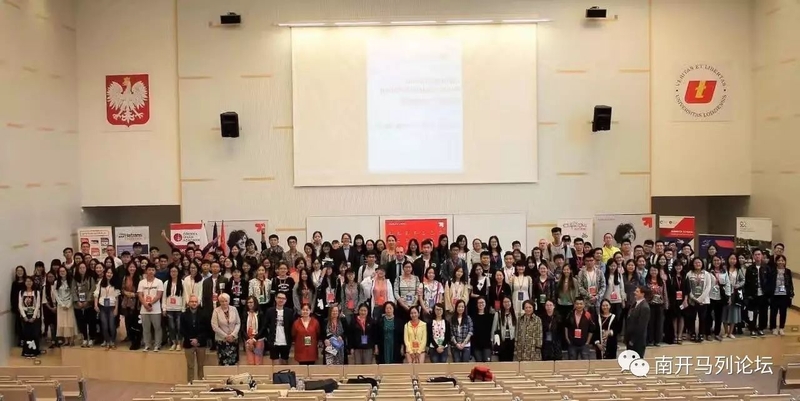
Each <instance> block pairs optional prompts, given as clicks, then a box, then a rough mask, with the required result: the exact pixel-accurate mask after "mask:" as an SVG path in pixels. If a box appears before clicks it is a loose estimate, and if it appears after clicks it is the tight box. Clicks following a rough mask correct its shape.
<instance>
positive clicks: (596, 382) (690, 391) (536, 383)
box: [134, 360, 792, 401]
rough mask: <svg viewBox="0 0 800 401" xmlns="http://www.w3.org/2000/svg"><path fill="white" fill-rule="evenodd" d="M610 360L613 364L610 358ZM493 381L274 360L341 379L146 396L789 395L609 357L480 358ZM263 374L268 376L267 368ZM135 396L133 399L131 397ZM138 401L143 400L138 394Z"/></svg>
mask: <svg viewBox="0 0 800 401" xmlns="http://www.w3.org/2000/svg"><path fill="white" fill-rule="evenodd" d="M612 363H613V364H612ZM486 365H487V366H488V367H489V368H490V369H491V370H492V373H493V374H494V380H493V381H488V382H472V381H470V380H469V378H468V375H469V372H470V370H471V369H472V368H473V367H474V366H475V364H472V363H460V364H456V363H449V364H427V365H426V364H423V365H388V366H387V365H362V366H353V365H347V366H281V367H275V368H274V370H275V371H277V370H280V368H284V369H290V370H293V371H294V372H295V374H296V375H297V378H298V380H304V379H312V380H313V379H318V378H321V377H323V376H324V375H325V374H326V372H329V373H330V374H329V376H327V377H331V378H338V379H340V380H341V382H342V384H340V385H339V388H338V389H337V390H335V391H334V392H333V393H331V394H327V395H326V394H324V393H323V392H322V391H298V390H292V389H289V388H288V386H287V385H285V384H283V385H276V384H272V383H271V380H272V376H271V372H272V370H273V368H272V367H271V366H227V367H219V366H215V367H209V368H207V372H209V375H208V376H206V378H205V379H204V380H198V381H197V382H196V383H194V384H192V385H185V384H182V385H175V387H174V388H173V391H172V392H158V393H156V394H153V398H152V400H166V399H169V400H170V401H203V400H206V401H211V400H216V401H242V400H245V401H248V400H249V401H256V400H258V401H276V400H278V401H326V400H332V401H357V400H358V401H361V400H365V399H367V400H372V401H517V400H518V401H533V400H535V401H559V400H570V401H571V400H575V401H791V400H792V397H791V396H790V395H788V394H771V395H762V394H757V393H756V391H755V390H754V389H753V388H752V387H727V386H725V385H724V384H723V383H722V382H718V381H702V380H701V379H700V378H699V377H697V376H692V375H674V376H673V375H653V376H648V377H642V378H637V377H634V376H632V375H631V374H630V373H629V372H620V371H619V368H618V367H617V368H616V369H613V368H611V367H610V366H616V361H594V360H593V361H558V362H523V363H516V362H512V363H508V362H505V363H499V362H497V363H488V364H486ZM244 372H250V373H251V374H252V372H257V373H258V375H254V378H256V377H257V379H256V381H257V382H258V385H257V387H256V390H254V391H250V390H247V391H245V397H244V398H234V397H233V395H234V394H233V393H208V392H207V389H208V388H209V387H211V386H218V385H219V386H221V385H223V383H224V381H225V379H226V378H227V377H228V376H230V375H234V374H238V373H244ZM268 373H269V374H268ZM358 375H363V376H365V377H372V378H375V379H376V380H378V381H379V385H378V388H377V389H374V390H373V389H372V388H371V386H370V385H368V384H346V380H347V379H348V378H352V377H355V376H358ZM435 376H449V377H452V378H453V379H455V380H456V384H455V385H453V384H452V383H449V382H444V383H431V382H427V379H428V378H430V377H435ZM134 401H138V400H134ZM142 401H143V400H142Z"/></svg>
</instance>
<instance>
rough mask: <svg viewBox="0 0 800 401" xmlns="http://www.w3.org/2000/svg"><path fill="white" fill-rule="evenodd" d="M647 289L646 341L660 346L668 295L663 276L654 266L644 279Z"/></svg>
mask: <svg viewBox="0 0 800 401" xmlns="http://www.w3.org/2000/svg"><path fill="white" fill-rule="evenodd" d="M645 285H647V288H648V291H647V293H646V298H647V303H648V305H649V306H650V322H649V323H648V324H647V343H648V344H652V345H654V346H656V347H659V346H661V340H662V339H663V336H664V311H665V310H666V309H669V296H668V294H667V288H666V284H665V283H664V278H663V277H662V276H661V271H660V270H659V269H658V267H656V266H651V267H650V271H649V273H648V275H647V279H646V281H645Z"/></svg>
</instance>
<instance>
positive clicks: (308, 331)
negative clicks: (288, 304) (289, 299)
mask: <svg viewBox="0 0 800 401" xmlns="http://www.w3.org/2000/svg"><path fill="white" fill-rule="evenodd" d="M319 335H320V327H319V322H317V319H315V318H314V316H312V315H311V305H309V304H303V305H302V307H301V308H300V318H299V319H297V320H295V321H294V324H293V325H292V339H293V341H292V342H293V343H294V359H295V360H296V361H297V363H298V364H300V365H313V364H314V363H316V362H317V357H318V356H319V355H318V352H317V349H318V347H319Z"/></svg>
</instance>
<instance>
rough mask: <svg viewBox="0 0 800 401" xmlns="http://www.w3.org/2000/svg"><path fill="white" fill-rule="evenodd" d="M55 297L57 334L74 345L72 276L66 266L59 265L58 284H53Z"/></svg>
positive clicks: (65, 342)
mask: <svg viewBox="0 0 800 401" xmlns="http://www.w3.org/2000/svg"><path fill="white" fill-rule="evenodd" d="M53 298H54V299H55V300H56V305H57V306H58V311H57V312H56V324H57V325H56V335H57V336H58V337H59V338H60V339H61V340H60V341H61V343H62V344H63V345H65V346H67V347H70V346H72V341H73V339H74V337H75V309H74V307H73V299H72V276H70V275H69V271H68V270H67V268H66V267H64V266H59V268H58V274H57V275H56V284H55V286H53Z"/></svg>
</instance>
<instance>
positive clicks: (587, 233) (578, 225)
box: [558, 218, 594, 242]
mask: <svg viewBox="0 0 800 401" xmlns="http://www.w3.org/2000/svg"><path fill="white" fill-rule="evenodd" d="M558 226H559V227H561V235H569V236H570V238H571V239H572V241H573V242H575V239H576V238H581V239H583V240H584V241H589V242H592V233H593V230H594V220H593V219H591V218H586V219H559V220H558Z"/></svg>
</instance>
